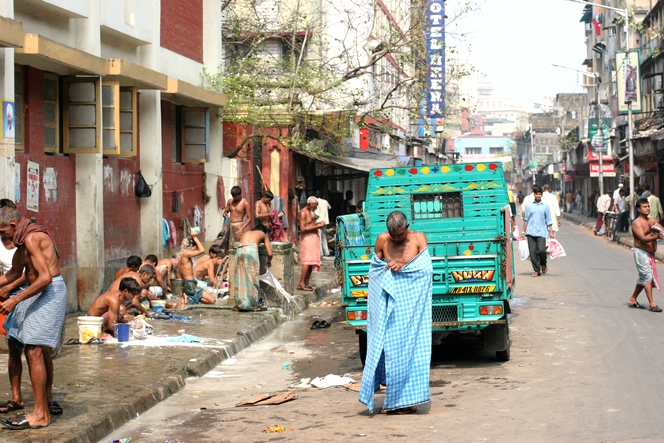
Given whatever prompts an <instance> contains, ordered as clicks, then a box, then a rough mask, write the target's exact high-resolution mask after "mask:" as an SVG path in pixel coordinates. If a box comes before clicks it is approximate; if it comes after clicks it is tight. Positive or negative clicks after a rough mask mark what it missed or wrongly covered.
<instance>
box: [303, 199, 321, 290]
mask: <svg viewBox="0 0 664 443" xmlns="http://www.w3.org/2000/svg"><path fill="white" fill-rule="evenodd" d="M317 207H318V199H317V198H316V197H313V196H312V197H309V198H308V199H307V205H306V206H305V207H304V208H302V210H301V211H300V213H299V214H298V215H297V221H298V222H299V223H300V262H301V263H302V274H301V275H300V283H299V284H298V285H297V288H296V289H299V290H301V291H313V290H314V287H313V286H311V285H310V284H309V279H310V278H311V272H312V271H313V270H314V269H315V270H316V271H318V270H319V269H320V236H319V235H318V230H319V229H320V228H322V227H324V226H325V222H322V221H321V222H318V223H316V222H314V217H313V215H312V213H313V212H314V211H315V210H316V208H317Z"/></svg>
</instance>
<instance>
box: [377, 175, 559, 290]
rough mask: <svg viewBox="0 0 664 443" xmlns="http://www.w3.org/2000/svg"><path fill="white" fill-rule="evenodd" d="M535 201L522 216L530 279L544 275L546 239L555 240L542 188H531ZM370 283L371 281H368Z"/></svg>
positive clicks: (545, 269) (548, 208) (545, 270)
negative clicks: (526, 240) (543, 199)
mask: <svg viewBox="0 0 664 443" xmlns="http://www.w3.org/2000/svg"><path fill="white" fill-rule="evenodd" d="M533 195H534V197H535V201H534V202H532V203H529V204H528V206H526V213H525V214H524V215H523V233H524V234H525V235H526V238H527V239H528V250H529V251H530V262H531V263H532V264H533V271H535V272H533V273H532V274H531V276H532V277H539V276H540V275H542V274H546V272H547V271H548V268H547V267H546V239H547V238H555V234H554V232H553V226H552V225H553V222H552V221H551V208H550V207H549V205H548V204H546V203H544V202H543V201H542V188H540V187H539V186H533ZM370 281H371V280H370Z"/></svg>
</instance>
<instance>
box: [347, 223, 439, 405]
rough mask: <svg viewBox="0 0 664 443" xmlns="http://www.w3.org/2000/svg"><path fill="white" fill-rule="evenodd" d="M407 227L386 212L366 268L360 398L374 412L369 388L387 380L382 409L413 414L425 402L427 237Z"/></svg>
mask: <svg viewBox="0 0 664 443" xmlns="http://www.w3.org/2000/svg"><path fill="white" fill-rule="evenodd" d="M408 226H409V225H408V220H407V219H406V216H405V215H404V214H403V213H402V212H400V211H394V212H392V213H391V214H390V215H389V216H388V218H387V231H388V232H384V233H382V234H380V235H379V236H378V238H377V239H376V247H375V254H374V256H373V259H372V261H371V268H370V270H369V295H368V297H367V358H366V363H365V366H364V372H363V374H362V387H361V389H360V398H359V400H360V403H362V404H364V405H366V406H367V407H368V408H369V410H370V411H371V412H373V410H374V392H375V391H376V390H377V389H379V388H380V385H381V384H384V385H386V386H387V390H386V392H385V401H384V402H383V406H382V409H381V414H412V413H414V412H416V410H417V408H416V406H417V405H419V404H422V403H426V402H428V401H429V368H430V364H431V291H432V276H433V268H432V266H431V257H430V256H429V250H428V247H427V239H426V236H425V235H424V234H423V233H421V232H416V231H411V230H409V229H408Z"/></svg>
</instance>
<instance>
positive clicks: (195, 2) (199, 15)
mask: <svg viewBox="0 0 664 443" xmlns="http://www.w3.org/2000/svg"><path fill="white" fill-rule="evenodd" d="M161 46H162V48H166V49H170V50H171V51H173V52H176V53H178V54H180V55H183V56H185V57H187V58H190V59H192V60H195V61H197V62H200V63H203V0H161Z"/></svg>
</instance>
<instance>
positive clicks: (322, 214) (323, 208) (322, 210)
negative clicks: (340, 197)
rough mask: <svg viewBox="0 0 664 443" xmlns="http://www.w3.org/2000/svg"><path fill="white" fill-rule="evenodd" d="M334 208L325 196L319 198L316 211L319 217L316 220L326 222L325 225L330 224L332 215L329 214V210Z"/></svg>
mask: <svg viewBox="0 0 664 443" xmlns="http://www.w3.org/2000/svg"><path fill="white" fill-rule="evenodd" d="M330 209H332V206H330V203H328V201H327V200H325V199H324V198H319V199H318V207H317V208H316V210H315V211H314V214H316V215H317V216H318V217H317V218H316V221H319V222H325V225H329V224H330V216H329V215H328V213H327V211H329V210H330Z"/></svg>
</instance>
